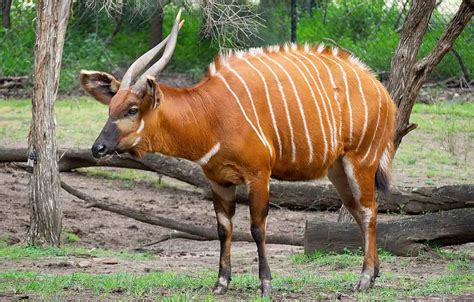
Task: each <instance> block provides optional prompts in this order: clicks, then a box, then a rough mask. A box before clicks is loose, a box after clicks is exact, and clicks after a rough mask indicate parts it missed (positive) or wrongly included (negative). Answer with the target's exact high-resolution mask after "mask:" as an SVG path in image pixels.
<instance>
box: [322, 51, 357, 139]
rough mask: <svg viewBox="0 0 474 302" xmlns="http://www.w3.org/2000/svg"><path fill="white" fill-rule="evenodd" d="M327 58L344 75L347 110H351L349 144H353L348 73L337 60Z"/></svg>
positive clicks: (350, 112)
mask: <svg viewBox="0 0 474 302" xmlns="http://www.w3.org/2000/svg"><path fill="white" fill-rule="evenodd" d="M325 58H326V59H328V60H329V61H331V62H333V63H334V64H336V65H337V67H339V70H340V71H341V73H342V79H343V81H344V86H345V88H346V103H347V109H348V110H349V144H352V128H353V125H352V105H351V101H350V95H349V84H348V83H347V74H346V71H345V70H344V68H342V66H341V64H339V63H338V62H337V61H336V60H334V59H332V58H330V57H328V56H325ZM341 119H342V116H341Z"/></svg>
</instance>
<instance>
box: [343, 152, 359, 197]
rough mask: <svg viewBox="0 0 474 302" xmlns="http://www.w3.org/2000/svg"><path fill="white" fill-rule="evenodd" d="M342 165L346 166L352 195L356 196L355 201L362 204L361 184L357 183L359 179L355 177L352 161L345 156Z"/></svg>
mask: <svg viewBox="0 0 474 302" xmlns="http://www.w3.org/2000/svg"><path fill="white" fill-rule="evenodd" d="M342 165H343V166H344V172H346V175H347V180H349V186H350V187H351V191H352V195H353V196H354V199H355V201H356V202H357V203H360V197H361V193H360V187H359V183H358V182H357V178H356V177H355V174H354V169H353V166H352V163H351V160H350V159H349V158H348V157H347V156H344V157H343V158H342Z"/></svg>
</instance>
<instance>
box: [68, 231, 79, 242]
mask: <svg viewBox="0 0 474 302" xmlns="http://www.w3.org/2000/svg"><path fill="white" fill-rule="evenodd" d="M79 239H80V238H79V236H77V235H76V234H74V233H72V232H68V233H66V240H67V241H69V242H77V241H79Z"/></svg>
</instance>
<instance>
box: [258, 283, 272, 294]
mask: <svg viewBox="0 0 474 302" xmlns="http://www.w3.org/2000/svg"><path fill="white" fill-rule="evenodd" d="M260 291H261V296H262V297H270V294H271V293H272V285H271V283H270V280H263V281H262V286H261V287H260Z"/></svg>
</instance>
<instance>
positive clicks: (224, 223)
mask: <svg viewBox="0 0 474 302" xmlns="http://www.w3.org/2000/svg"><path fill="white" fill-rule="evenodd" d="M217 221H219V224H220V225H222V226H223V227H224V228H225V229H226V230H227V229H229V228H230V225H231V223H232V222H231V221H230V219H229V218H227V216H226V215H225V214H224V213H221V212H219V213H217Z"/></svg>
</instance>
